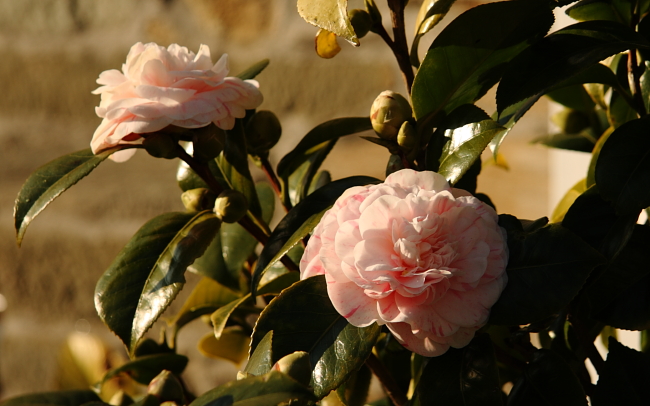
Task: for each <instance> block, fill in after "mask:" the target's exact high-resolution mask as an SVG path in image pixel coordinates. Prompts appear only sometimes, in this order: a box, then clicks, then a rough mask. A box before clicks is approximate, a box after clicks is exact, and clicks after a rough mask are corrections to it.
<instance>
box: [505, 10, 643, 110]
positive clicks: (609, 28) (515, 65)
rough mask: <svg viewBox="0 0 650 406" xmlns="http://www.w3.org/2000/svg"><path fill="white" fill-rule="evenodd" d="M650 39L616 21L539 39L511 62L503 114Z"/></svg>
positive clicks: (573, 27) (578, 26) (588, 24)
mask: <svg viewBox="0 0 650 406" xmlns="http://www.w3.org/2000/svg"><path fill="white" fill-rule="evenodd" d="M648 46H650V44H648V42H647V41H646V40H645V39H644V38H643V37H642V36H640V35H638V34H637V33H635V32H634V31H633V30H631V29H630V28H628V27H626V26H624V25H622V24H619V23H615V22H612V21H587V22H583V23H578V24H574V25H571V26H569V27H566V28H564V29H562V30H559V31H557V32H555V33H553V34H551V35H549V36H547V37H546V38H544V39H542V40H540V41H538V42H537V43H535V44H534V45H532V46H531V47H529V48H528V49H526V50H525V51H524V52H522V53H521V54H519V55H518V56H517V57H516V58H514V59H513V60H512V61H510V63H509V64H508V68H507V70H506V71H505V72H504V74H503V78H502V79H501V83H500V84H499V87H498V89H497V106H498V110H499V112H500V114H502V112H503V111H505V109H506V108H508V107H510V106H512V105H514V104H516V103H518V102H520V101H522V100H525V99H527V98H529V97H536V96H538V95H540V94H543V93H544V92H546V91H548V90H549V89H551V88H552V87H553V86H554V85H556V84H558V83H560V82H562V81H564V80H566V79H567V78H569V77H571V76H573V75H576V74H578V73H580V72H581V71H582V70H584V69H586V68H588V67H590V66H592V65H594V64H596V63H598V62H599V61H601V60H603V59H605V58H607V57H608V56H611V55H614V54H617V53H619V52H623V51H625V50H627V49H630V48H647V47H648Z"/></svg>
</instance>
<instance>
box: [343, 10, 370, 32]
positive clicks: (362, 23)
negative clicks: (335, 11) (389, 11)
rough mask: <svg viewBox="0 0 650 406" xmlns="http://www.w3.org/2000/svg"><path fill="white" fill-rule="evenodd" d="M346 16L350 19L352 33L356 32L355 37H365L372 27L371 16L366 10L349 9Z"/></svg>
mask: <svg viewBox="0 0 650 406" xmlns="http://www.w3.org/2000/svg"><path fill="white" fill-rule="evenodd" d="M348 18H349V19H350V23H352V28H354V33H355V34H357V38H363V37H365V36H366V34H367V33H368V31H370V28H371V27H372V18H371V17H370V14H368V12H367V11H366V10H361V9H359V8H355V9H353V10H350V11H348Z"/></svg>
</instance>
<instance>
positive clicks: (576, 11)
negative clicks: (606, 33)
mask: <svg viewBox="0 0 650 406" xmlns="http://www.w3.org/2000/svg"><path fill="white" fill-rule="evenodd" d="M631 12H632V5H631V3H630V2H629V1H626V0H582V1H579V2H578V3H577V4H575V5H573V6H571V7H569V8H568V9H567V10H566V13H567V15H569V16H570V17H571V18H573V19H574V20H578V21H591V20H609V21H616V22H619V23H623V24H628V23H629V21H630V16H631Z"/></svg>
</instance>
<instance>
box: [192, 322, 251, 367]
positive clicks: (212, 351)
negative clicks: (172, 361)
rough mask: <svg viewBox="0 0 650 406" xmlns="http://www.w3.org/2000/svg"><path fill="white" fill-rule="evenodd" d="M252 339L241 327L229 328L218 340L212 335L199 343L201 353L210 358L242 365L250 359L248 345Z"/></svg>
mask: <svg viewBox="0 0 650 406" xmlns="http://www.w3.org/2000/svg"><path fill="white" fill-rule="evenodd" d="M250 341H251V338H250V337H249V336H247V335H246V334H245V333H244V332H243V331H241V330H240V329H239V327H229V328H227V329H225V330H224V331H223V333H221V337H220V338H219V339H218V340H217V339H216V338H215V336H214V334H212V333H210V334H208V335H206V336H205V337H203V338H202V339H201V341H199V351H201V354H203V355H205V356H206V357H210V358H222V359H227V360H229V361H232V362H234V363H235V364H240V363H241V362H242V361H244V360H245V359H246V358H247V357H248V345H249V344H250Z"/></svg>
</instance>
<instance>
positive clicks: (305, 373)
mask: <svg viewBox="0 0 650 406" xmlns="http://www.w3.org/2000/svg"><path fill="white" fill-rule="evenodd" d="M273 370H275V371H279V372H282V373H283V374H285V375H289V376H290V377H291V378H293V379H294V380H296V381H298V382H300V383H301V384H303V385H305V386H309V381H311V362H310V361H309V353H307V352H304V351H296V352H294V353H292V354H289V355H287V356H285V357H282V358H280V360H279V361H278V362H276V363H275V365H273Z"/></svg>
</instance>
